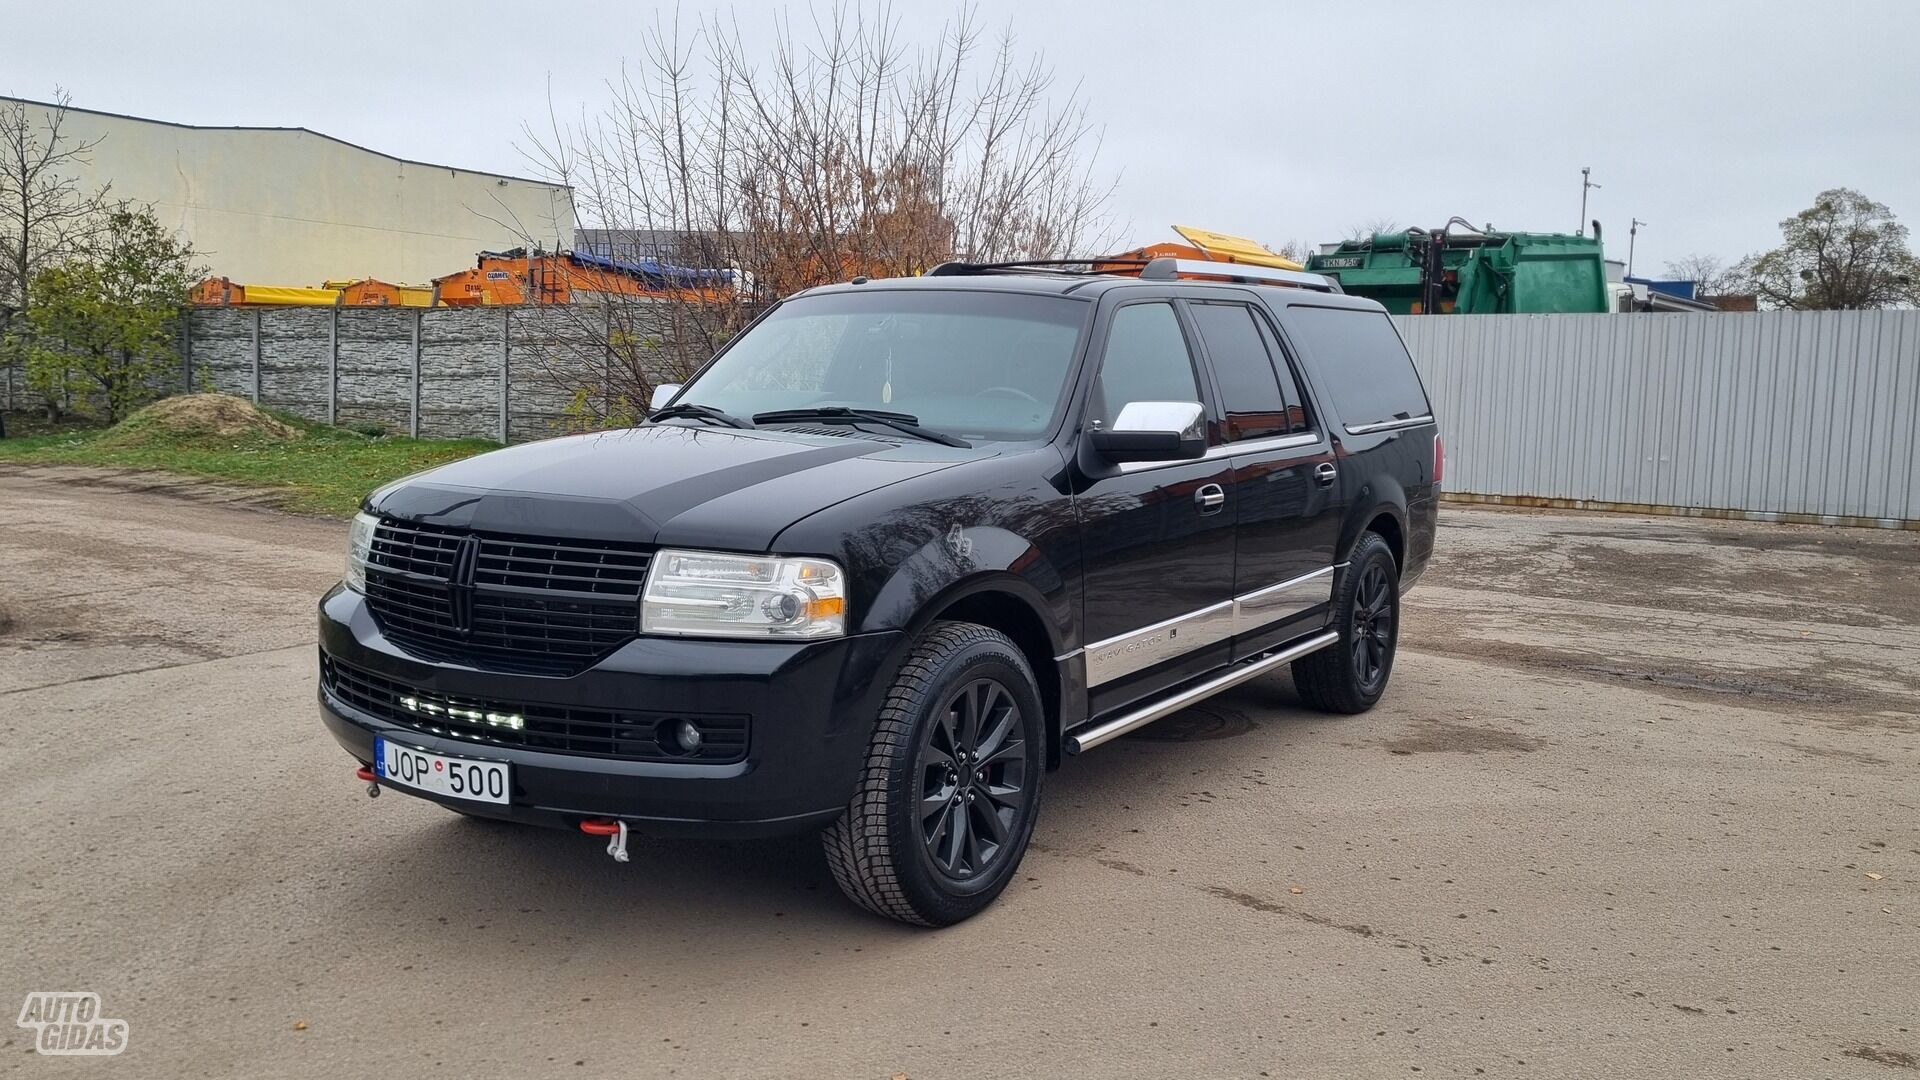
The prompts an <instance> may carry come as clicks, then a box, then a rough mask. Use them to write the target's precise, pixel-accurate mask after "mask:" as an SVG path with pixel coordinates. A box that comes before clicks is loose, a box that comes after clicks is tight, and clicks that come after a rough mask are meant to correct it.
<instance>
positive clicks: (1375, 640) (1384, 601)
mask: <svg viewBox="0 0 1920 1080" xmlns="http://www.w3.org/2000/svg"><path fill="white" fill-rule="evenodd" d="M1348 648H1349V650H1350V651H1351V653H1352V655H1353V675H1354V678H1355V679H1356V680H1358V681H1359V683H1360V685H1361V686H1362V687H1363V688H1365V689H1368V690H1372V689H1375V688H1377V687H1378V686H1379V685H1380V682H1381V680H1383V679H1384V678H1385V677H1386V674H1387V663H1388V659H1389V657H1390V655H1391V650H1392V648H1393V583H1392V582H1391V581H1390V580H1389V579H1388V577H1387V567H1385V566H1383V565H1382V564H1380V563H1378V562H1376V563H1374V564H1372V565H1371V566H1368V567H1367V568H1366V571H1365V572H1364V573H1362V574H1361V575H1360V580H1359V584H1358V585H1357V587H1356V588H1355V590H1354V596H1353V628H1352V631H1351V633H1350V634H1349V635H1348Z"/></svg>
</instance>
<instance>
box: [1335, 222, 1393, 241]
mask: <svg viewBox="0 0 1920 1080" xmlns="http://www.w3.org/2000/svg"><path fill="white" fill-rule="evenodd" d="M1405 231H1406V227H1405V226H1403V225H1401V224H1400V223H1399V222H1397V221H1395V220H1393V219H1392V218H1390V217H1377V218H1369V219H1368V220H1366V221H1363V222H1361V223H1359V224H1358V225H1352V226H1349V227H1348V228H1347V239H1348V240H1366V239H1369V238H1371V237H1373V236H1374V235H1376V234H1378V233H1401V232H1405Z"/></svg>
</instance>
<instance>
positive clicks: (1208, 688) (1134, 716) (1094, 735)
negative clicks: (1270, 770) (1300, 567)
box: [1063, 630, 1340, 754]
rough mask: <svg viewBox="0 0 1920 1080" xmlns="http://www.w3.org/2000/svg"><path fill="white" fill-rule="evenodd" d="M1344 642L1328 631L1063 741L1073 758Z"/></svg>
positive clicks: (1229, 669) (1067, 737)
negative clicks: (1340, 641)
mask: <svg viewBox="0 0 1920 1080" xmlns="http://www.w3.org/2000/svg"><path fill="white" fill-rule="evenodd" d="M1339 640H1340V632H1339V631H1337V630H1328V631H1326V632H1325V633H1322V634H1316V635H1315V636H1313V637H1310V638H1308V639H1307V640H1305V641H1302V642H1300V643H1299V644H1297V645H1289V646H1287V647H1286V648H1284V649H1281V650H1280V651H1278V652H1274V653H1268V654H1267V655H1265V656H1262V657H1260V658H1258V659H1255V660H1249V661H1243V662H1242V663H1239V664H1236V665H1234V666H1233V667H1231V668H1228V669H1227V670H1226V671H1225V672H1224V673H1222V674H1220V675H1216V676H1214V677H1213V678H1211V679H1208V680H1207V681H1206V682H1203V683H1200V684H1199V685H1197V686H1191V687H1188V688H1187V689H1185V690H1182V691H1180V692H1179V693H1177V694H1174V695H1173V696H1172V697H1168V698H1162V699H1161V700H1159V701H1156V702H1154V703H1153V704H1151V705H1148V706H1145V707H1144V708H1140V709H1136V710H1134V711H1133V712H1130V713H1126V714H1124V715H1121V716H1118V717H1115V718H1114V719H1112V720H1109V721H1107V722H1106V723H1104V724H1099V725H1096V726H1094V727H1090V728H1087V729H1086V730H1084V731H1075V732H1069V733H1068V734H1067V736H1066V738H1065V740H1063V741H1064V742H1065V744H1066V750H1067V753H1069V754H1078V753H1082V752H1084V751H1087V750H1091V749H1093V748H1094V747H1096V746H1099V745H1101V744H1102V743H1107V742H1111V741H1113V740H1114V739H1117V738H1119V737H1120V736H1122V735H1125V734H1126V733H1127V732H1129V731H1133V730H1135V729H1137V728H1143V727H1146V726H1147V725H1148V724H1151V723H1153V722H1154V721H1155V720H1160V719H1164V718H1166V717H1168V716H1172V715H1173V714H1174V713H1177V712H1179V711H1180V710H1181V709H1184V708H1186V707H1187V706H1189V705H1194V704H1197V703H1199V702H1202V701H1205V700H1206V699H1207V698H1210V697H1212V696H1213V695H1215V694H1217V693H1219V692H1221V691H1222V690H1230V689H1232V688H1233V687H1236V686H1239V685H1240V684H1241V683H1243V682H1246V681H1247V680H1249V679H1253V678H1257V677H1259V676H1261V675H1264V674H1266V673H1267V672H1269V671H1272V670H1273V669H1274V668H1277V667H1279V666H1280V665H1281V664H1290V663H1292V662H1293V661H1295V660H1298V659H1300V658H1301V657H1303V656H1305V655H1307V654H1308V653H1311V652H1317V651H1319V650H1320V649H1324V648H1326V647H1327V646H1329V645H1331V644H1333V643H1334V642H1336V641H1339Z"/></svg>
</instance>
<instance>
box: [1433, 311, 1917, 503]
mask: <svg viewBox="0 0 1920 1080" xmlns="http://www.w3.org/2000/svg"><path fill="white" fill-rule="evenodd" d="M1395 322H1396V323H1397V324H1398V325H1399V327H1400V332H1401V334H1402V335H1403V336H1404V337H1405V338H1406V341H1407V346H1408V348H1409V349H1411V350H1412V352H1413V356H1414V360H1415V362H1416V363H1417V364H1418V366H1419V368H1420V372H1421V375H1422V377H1423V378H1424V379H1425V380H1426V383H1427V391H1428V394H1429V395H1430V396H1431V397H1432V398H1433V404H1434V408H1435V413H1436V415H1437V417H1438V418H1439V421H1440V425H1441V434H1442V437H1443V438H1444V439H1445V440H1446V446H1447V475H1446V480H1445V486H1446V487H1447V489H1448V490H1449V491H1451V492H1456V493H1465V494H1468V495H1472V496H1481V497H1487V498H1492V499H1496V500H1500V501H1516V502H1533V503H1541V504H1548V505H1568V506H1587V505H1593V506H1605V507H1611V508H1628V509H1648V510H1661V509H1673V510H1684V511H1692V512H1708V513H1727V514H1733V515H1739V516H1750V517H1758V518H1766V519H1774V518H1778V519H1781V520H1806V521H1821V522H1826V523H1832V524H1876V525H1886V526H1899V525H1902V524H1905V525H1907V526H1908V527H1916V526H1920V436H1917V435H1916V432H1920V311H1830V312H1827V311H1822V312H1768V313H1760V314H1754V313H1734V312H1728V313H1722V314H1711V315H1703V314H1640V315H1469V316H1455V317H1422V316H1403V317H1399V318H1396V319H1395Z"/></svg>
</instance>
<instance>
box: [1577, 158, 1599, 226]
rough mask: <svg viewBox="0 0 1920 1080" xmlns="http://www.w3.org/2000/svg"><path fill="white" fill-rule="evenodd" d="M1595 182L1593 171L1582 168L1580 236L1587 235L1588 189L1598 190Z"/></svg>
mask: <svg viewBox="0 0 1920 1080" xmlns="http://www.w3.org/2000/svg"><path fill="white" fill-rule="evenodd" d="M1599 186H1600V185H1599V184H1596V183H1594V182H1593V169H1591V168H1588V167H1582V168H1581V170H1580V235H1581V236H1585V235H1587V189H1588V188H1597V187H1599Z"/></svg>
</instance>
